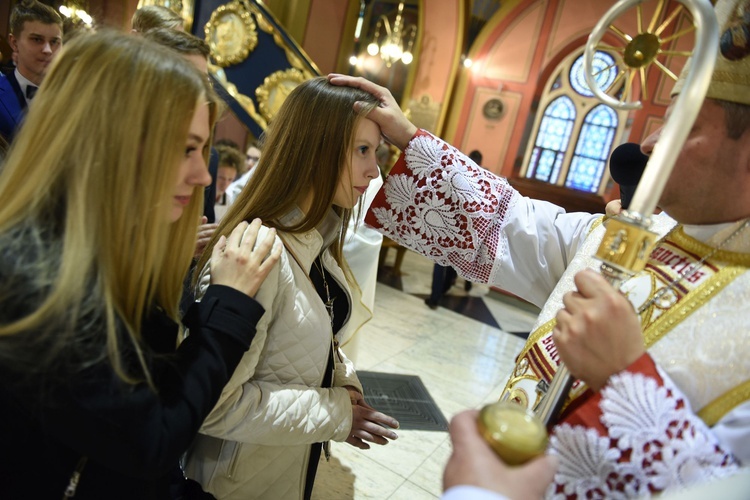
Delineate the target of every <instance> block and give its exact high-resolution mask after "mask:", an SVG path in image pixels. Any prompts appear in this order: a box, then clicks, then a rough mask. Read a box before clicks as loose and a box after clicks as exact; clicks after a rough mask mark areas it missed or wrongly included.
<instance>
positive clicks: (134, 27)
mask: <svg viewBox="0 0 750 500" xmlns="http://www.w3.org/2000/svg"><path fill="white" fill-rule="evenodd" d="M183 24H184V20H183V19H182V16H180V15H179V14H178V13H177V12H175V11H173V10H172V9H170V8H169V7H162V6H161V5H144V6H143V7H141V8H140V9H138V10H136V11H135V13H134V14H133V17H132V18H131V20H130V25H131V31H132V32H133V33H138V34H141V35H142V34H144V33H146V32H148V31H151V30H152V29H156V28H166V29H173V30H177V31H184V30H185V27H184V25H183Z"/></svg>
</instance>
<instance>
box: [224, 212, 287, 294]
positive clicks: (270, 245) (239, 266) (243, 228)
mask: <svg viewBox="0 0 750 500" xmlns="http://www.w3.org/2000/svg"><path fill="white" fill-rule="evenodd" d="M260 226H261V222H260V219H255V220H253V222H252V224H248V223H247V222H240V223H239V224H238V225H237V227H236V228H234V230H233V231H232V233H231V234H230V235H229V238H226V237H225V236H222V237H221V238H220V239H219V241H218V242H217V243H216V245H215V246H214V248H213V251H212V252H211V283H212V284H214V285H225V286H229V287H232V288H234V289H236V290H239V291H240V292H243V293H245V294H247V295H249V296H250V297H253V296H255V294H256V293H257V292H258V289H259V288H260V285H261V284H262V283H263V281H264V280H265V279H266V277H267V276H268V273H269V272H270V271H271V269H272V268H273V266H274V265H276V262H278V260H279V257H280V256H281V245H280V244H277V245H275V246H274V240H275V238H276V230H275V229H271V230H270V231H268V234H267V235H266V237H265V238H264V239H263V241H261V242H260V243H258V244H257V245H256V240H257V238H258V231H259V230H260Z"/></svg>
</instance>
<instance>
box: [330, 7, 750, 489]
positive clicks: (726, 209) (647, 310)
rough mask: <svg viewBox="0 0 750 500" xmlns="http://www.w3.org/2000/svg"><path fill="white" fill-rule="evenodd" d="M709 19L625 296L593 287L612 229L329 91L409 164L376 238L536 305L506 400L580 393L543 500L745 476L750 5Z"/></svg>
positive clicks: (379, 207) (555, 435) (393, 180)
mask: <svg viewBox="0 0 750 500" xmlns="http://www.w3.org/2000/svg"><path fill="white" fill-rule="evenodd" d="M715 10H716V17H717V19H718V21H719V26H720V33H721V34H722V35H721V40H720V52H719V53H717V54H716V58H717V59H716V67H715V69H714V71H713V73H712V74H711V75H710V83H709V86H708V92H707V94H706V98H705V100H703V101H702V102H700V103H695V102H690V103H685V104H686V105H689V106H700V108H699V110H698V115H697V119H696V121H695V123H694V124H692V127H691V128H690V130H689V131H687V137H686V139H685V141H684V142H683V143H682V144H680V145H679V147H680V152H679V156H678V158H677V161H676V163H675V165H674V169H673V170H672V172H671V175H670V178H669V179H668V180H667V182H666V184H665V186H664V190H663V192H662V193H661V196H660V198H659V200H658V206H659V207H660V208H661V210H662V212H661V213H660V214H659V215H656V216H653V217H651V224H650V227H649V230H650V231H652V232H654V233H655V234H656V235H657V238H658V239H657V242H656V245H655V247H654V249H653V251H651V253H650V254H649V255H648V260H647V262H646V266H645V268H644V269H643V270H641V271H640V272H638V273H637V274H635V275H634V276H632V277H631V278H629V279H626V280H624V281H623V282H622V283H621V285H620V286H619V288H614V287H613V286H612V285H610V284H609V283H608V282H607V281H606V280H605V279H604V277H603V276H601V275H600V274H599V273H598V272H597V270H598V269H600V267H601V261H599V260H598V259H596V258H595V256H594V255H595V253H596V251H597V249H598V248H599V245H600V243H601V242H602V240H603V238H604V235H605V232H606V227H605V225H604V224H603V222H605V221H604V220H603V216H601V215H594V214H584V213H565V211H564V210H563V209H562V208H560V207H557V206H555V205H553V204H551V203H547V202H543V201H539V200H532V199H529V198H525V197H522V196H521V195H520V194H519V193H518V192H517V191H516V190H514V189H513V188H512V187H511V186H510V185H509V184H508V182H507V180H505V179H503V178H500V177H497V176H495V175H493V174H491V173H490V172H488V171H486V170H484V169H481V168H479V166H478V165H476V164H475V163H474V162H473V161H471V160H470V159H468V158H466V157H465V156H464V155H462V154H461V153H460V152H459V151H457V150H456V149H455V148H453V147H452V146H450V145H449V144H446V143H445V142H444V141H442V140H440V139H438V138H436V137H435V136H433V135H431V134H429V133H428V132H426V131H424V130H418V129H417V127H415V126H414V125H413V124H411V123H409V121H408V120H407V119H406V118H405V117H404V116H403V113H402V112H401V110H400V109H399V108H398V105H397V104H396V102H395V101H394V100H393V98H392V96H391V95H390V93H389V92H388V91H387V90H386V89H384V88H382V87H379V86H376V85H374V84H372V83H371V82H367V81H366V80H363V79H356V78H353V77H346V76H331V81H332V82H335V83H339V84H349V85H355V86H357V87H360V88H362V89H363V90H366V91H369V92H370V93H373V94H374V95H377V96H378V97H379V98H380V99H381V104H380V106H378V107H377V108H375V109H374V110H373V111H371V112H370V114H369V115H368V116H370V117H372V119H373V120H375V121H376V122H378V124H379V125H380V127H381V129H382V131H383V134H384V135H385V136H386V137H388V138H389V139H390V140H391V141H393V142H394V143H395V144H396V145H397V146H398V147H399V148H400V149H402V150H404V151H405V154H404V156H403V157H402V158H401V159H400V160H399V162H398V163H397V166H396V167H394V169H393V170H391V173H390V175H389V178H388V179H386V182H385V187H384V190H383V191H381V194H382V196H381V197H380V198H378V197H376V199H375V201H374V202H373V208H372V209H371V211H370V212H369V214H368V223H370V224H372V225H377V226H380V227H382V228H383V230H384V231H385V232H386V234H387V236H389V237H391V238H393V239H399V240H400V241H402V242H404V244H406V245H408V246H409V247H410V248H412V249H414V250H416V251H418V252H421V253H423V254H425V255H430V256H432V258H433V259H435V260H436V261H438V262H440V263H441V264H445V263H453V265H454V266H455V267H457V269H459V270H460V272H462V273H463V274H464V275H465V276H467V277H469V278H472V279H474V280H476V281H481V282H486V283H487V282H488V283H490V284H492V285H495V286H499V287H501V288H503V289H506V290H509V291H511V292H513V293H515V294H516V295H519V296H521V297H522V298H525V299H526V300H529V301H531V302H532V303H535V304H537V305H540V306H542V305H543V308H542V312H541V314H540V316H539V319H538V320H537V324H536V326H535V328H534V331H532V333H531V335H530V336H529V341H528V343H527V345H526V346H525V347H524V349H523V350H522V351H521V353H520V355H519V357H518V358H517V364H516V367H515V368H514V370H513V371H512V373H511V375H510V377H509V379H508V381H507V383H506V386H505V389H504V391H503V394H502V395H501V399H503V400H508V401H513V402H515V403H518V404H520V405H523V406H525V407H526V408H529V409H531V408H533V407H534V406H535V405H536V404H537V403H538V402H539V401H540V398H541V396H542V394H544V392H545V387H546V386H545V384H548V383H549V382H550V379H551V378H552V376H553V374H554V373H555V372H556V371H557V369H558V366H559V363H560V362H562V363H564V364H565V366H566V367H567V368H568V369H569V371H570V373H571V374H572V375H573V376H574V377H575V378H576V379H577V382H576V383H575V385H574V386H573V387H572V390H571V391H570V393H569V395H568V399H567V401H566V407H565V410H564V411H563V413H562V414H561V415H560V418H559V421H558V423H557V424H556V425H555V426H554V427H553V429H552V437H551V441H550V443H551V445H550V449H551V452H552V453H557V454H559V456H560V467H559V469H558V472H557V474H556V475H555V480H554V484H553V485H552V486H550V488H549V489H548V490H547V495H548V496H550V497H552V496H555V495H560V496H576V495H577V496H578V497H583V498H586V497H593V496H603V497H611V496H616V495H622V496H625V497H640V496H644V495H651V494H655V493H657V492H662V491H666V492H668V491H670V490H672V491H674V490H679V489H680V488H684V487H686V486H688V485H692V484H698V483H702V482H708V481H710V480H714V479H718V478H723V477H727V476H731V475H734V474H736V473H737V472H738V471H740V470H741V466H746V465H747V464H749V463H750V446H748V443H749V442H750V398H748V391H747V388H748V387H750V372H748V370H746V369H737V367H743V366H746V365H747V359H748V357H750V342H748V335H747V330H748V327H749V326H750V314H749V312H748V308H747V307H746V304H747V300H748V296H750V273H748V272H747V270H748V268H750V197H748V196H747V193H748V192H749V191H750V39H748V38H747V37H744V36H742V34H743V33H746V32H747V31H748V30H750V4H748V2H746V1H744V0H719V1H718V2H717V3H716V6H715ZM689 64H690V63H688V68H689V67H690V66H689ZM684 76H685V75H684V73H683V77H682V78H680V79H679V80H678V81H677V83H676V84H675V87H674V89H673V91H672V92H673V95H676V94H680V93H681V92H682V90H683V84H684ZM681 103H682V101H679V100H675V101H673V102H672V104H671V108H670V109H669V110H668V112H667V113H668V115H669V114H670V113H671V110H672V109H673V108H674V107H675V106H677V105H678V104H679V105H682V104H681ZM660 134H661V130H657V131H655V132H654V133H653V134H652V135H650V136H649V137H647V138H646V139H645V140H644V141H643V143H642V145H641V149H642V151H643V152H644V153H645V154H651V152H652V151H653V150H654V147H655V144H656V143H657V140H658V138H659V136H660ZM425 185H427V186H429V187H430V189H424V188H423V187H422V186H425ZM435 207H438V208H435ZM429 210H432V212H429ZM424 214H429V219H428V217H426V216H425V215H424ZM420 224H421V225H420ZM435 235H439V237H435ZM623 415H626V416H627V418H622V416H623Z"/></svg>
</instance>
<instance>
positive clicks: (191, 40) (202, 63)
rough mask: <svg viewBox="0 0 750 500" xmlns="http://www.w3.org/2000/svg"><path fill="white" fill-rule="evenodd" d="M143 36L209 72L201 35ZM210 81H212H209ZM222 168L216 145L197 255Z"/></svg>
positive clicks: (211, 225)
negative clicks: (217, 177)
mask: <svg viewBox="0 0 750 500" xmlns="http://www.w3.org/2000/svg"><path fill="white" fill-rule="evenodd" d="M143 37H144V38H146V39H147V40H150V41H152V42H154V43H157V44H159V45H162V46H164V47H167V48H169V49H172V50H174V51H175V52H177V53H178V54H180V55H181V56H182V57H184V58H185V59H187V60H188V61H190V62H191V63H192V64H193V65H194V66H195V67H196V68H197V69H198V71H200V72H201V73H202V74H205V75H207V74H208V57H209V55H210V53H211V49H210V48H209V46H208V44H207V43H206V42H205V41H204V40H201V39H200V38H198V37H196V36H193V35H191V34H190V33H185V32H184V31H178V30H174V29H170V28H158V27H153V28H151V29H149V30H148V31H146V32H145V33H143ZM207 81H208V80H207ZM218 168H219V154H218V152H217V151H216V150H215V148H213V147H212V148H211V149H210V153H209V162H208V172H209V174H210V175H211V184H210V185H209V186H208V187H206V192H205V195H204V206H203V217H202V218H201V220H200V225H199V226H198V241H197V243H196V246H195V258H196V259H197V258H198V256H199V255H200V254H201V253H202V252H203V249H204V248H206V244H207V243H208V240H209V239H210V238H211V235H212V234H213V232H214V231H215V230H216V227H217V224H216V214H215V213H214V204H215V201H214V200H215V199H216V176H217V172H218ZM186 300H187V301H188V303H189V302H192V298H191V297H190V296H189V294H186Z"/></svg>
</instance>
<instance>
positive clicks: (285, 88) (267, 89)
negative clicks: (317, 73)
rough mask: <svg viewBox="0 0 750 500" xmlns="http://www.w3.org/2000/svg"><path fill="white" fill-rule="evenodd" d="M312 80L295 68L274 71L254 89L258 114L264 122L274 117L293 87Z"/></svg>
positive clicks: (310, 76)
mask: <svg viewBox="0 0 750 500" xmlns="http://www.w3.org/2000/svg"><path fill="white" fill-rule="evenodd" d="M310 78H312V75H309V74H307V75H306V74H305V73H303V72H302V71H300V70H298V69H296V68H289V69H286V70H283V71H282V70H280V71H276V72H275V73H272V74H271V75H269V76H267V77H266V79H265V80H263V85H261V86H260V87H258V88H257V89H255V96H256V97H257V98H258V107H259V108H260V113H261V115H263V117H264V118H265V119H266V120H270V119H271V118H273V117H274V115H276V112H277V111H278V110H279V108H280V107H281V105H282V104H283V103H284V100H285V99H286V97H287V96H288V95H289V92H291V91H292V90H293V89H294V87H296V86H297V85H299V84H300V83H302V82H304V81H305V80H309V79H310Z"/></svg>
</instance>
